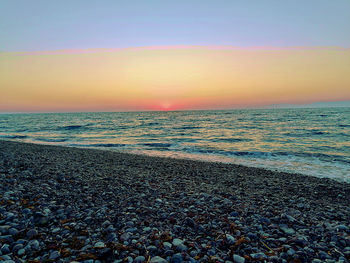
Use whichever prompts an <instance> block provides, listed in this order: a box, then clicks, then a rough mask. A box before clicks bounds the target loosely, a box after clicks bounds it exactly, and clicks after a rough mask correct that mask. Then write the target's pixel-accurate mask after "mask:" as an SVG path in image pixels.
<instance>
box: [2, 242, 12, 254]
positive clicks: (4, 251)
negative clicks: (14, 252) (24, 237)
mask: <svg viewBox="0 0 350 263" xmlns="http://www.w3.org/2000/svg"><path fill="white" fill-rule="evenodd" d="M0 251H1V253H2V255H6V254H9V253H10V252H11V251H10V245H8V244H3V245H2V247H1V249H0Z"/></svg>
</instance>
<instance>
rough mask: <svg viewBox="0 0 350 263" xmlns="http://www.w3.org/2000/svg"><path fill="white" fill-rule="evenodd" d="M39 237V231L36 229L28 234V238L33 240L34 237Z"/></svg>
mask: <svg viewBox="0 0 350 263" xmlns="http://www.w3.org/2000/svg"><path fill="white" fill-rule="evenodd" d="M37 235H38V231H37V230H36V229H30V230H28V232H27V237H28V238H32V237H34V236H37Z"/></svg>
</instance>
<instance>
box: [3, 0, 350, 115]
mask: <svg viewBox="0 0 350 263" xmlns="http://www.w3.org/2000/svg"><path fill="white" fill-rule="evenodd" d="M0 92H1V96H0V112H16V111H20V112H26V111H39V112H41V111H42V112H46V111H124V110H183V109H226V108H242V107H264V106H266V105H271V104H282V103H286V104H304V103H313V102H318V101H337V100H350V1H348V0H335V1H322V0H315V1H267V0H259V1H77V0H76V1H38V0H34V1H16V0H9V1H8V0H2V1H1V2H0Z"/></svg>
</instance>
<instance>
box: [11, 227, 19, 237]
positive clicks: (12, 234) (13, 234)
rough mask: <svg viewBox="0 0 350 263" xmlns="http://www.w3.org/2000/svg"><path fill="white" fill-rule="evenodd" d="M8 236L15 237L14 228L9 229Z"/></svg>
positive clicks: (15, 230)
mask: <svg viewBox="0 0 350 263" xmlns="http://www.w3.org/2000/svg"><path fill="white" fill-rule="evenodd" d="M9 234H10V235H11V236H15V235H17V234H18V230H17V229H16V228H10V229H9Z"/></svg>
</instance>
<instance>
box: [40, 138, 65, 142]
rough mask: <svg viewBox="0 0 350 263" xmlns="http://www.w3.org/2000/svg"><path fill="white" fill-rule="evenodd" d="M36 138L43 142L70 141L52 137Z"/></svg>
mask: <svg viewBox="0 0 350 263" xmlns="http://www.w3.org/2000/svg"><path fill="white" fill-rule="evenodd" d="M36 140H38V141H42V142H65V141H68V139H64V138H62V139H52V138H36Z"/></svg>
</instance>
